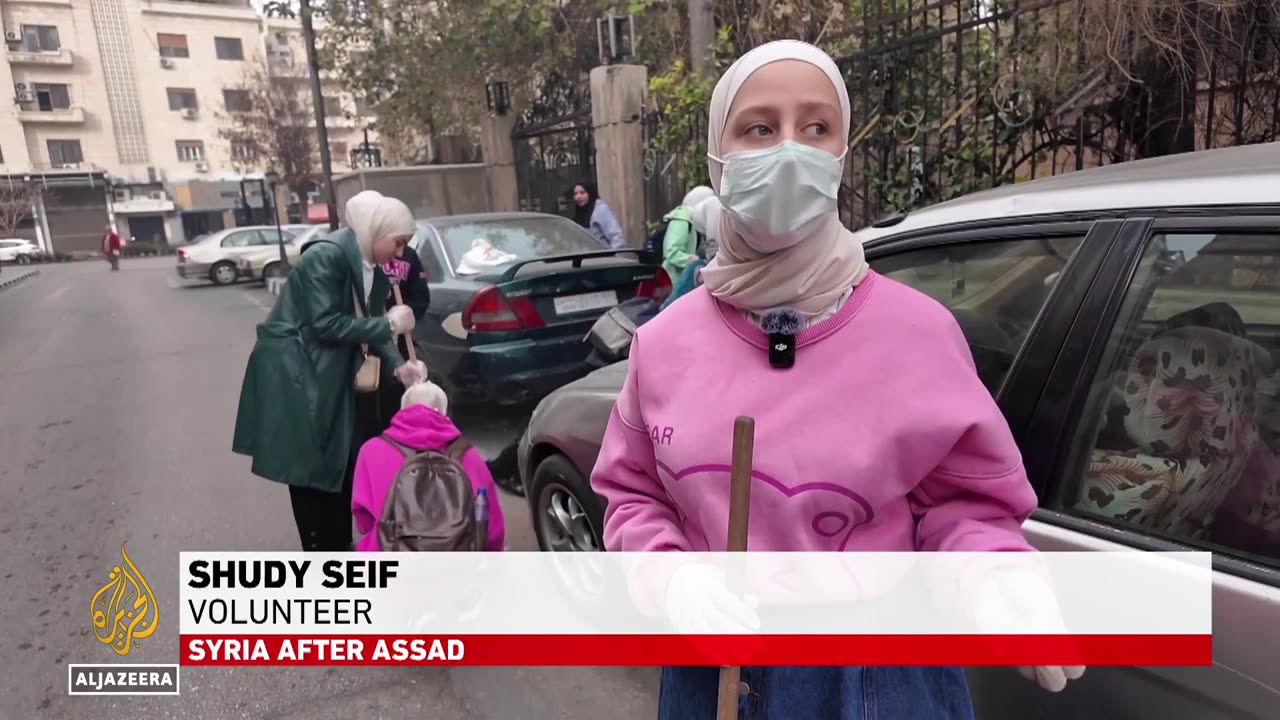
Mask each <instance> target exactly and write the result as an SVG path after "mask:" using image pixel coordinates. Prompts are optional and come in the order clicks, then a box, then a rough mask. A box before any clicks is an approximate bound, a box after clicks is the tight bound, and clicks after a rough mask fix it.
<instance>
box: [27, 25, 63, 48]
mask: <svg viewBox="0 0 1280 720" xmlns="http://www.w3.org/2000/svg"><path fill="white" fill-rule="evenodd" d="M22 49H23V50H26V51H27V52H57V51H58V50H60V49H62V43H61V42H60V41H59V40H58V28H56V27H54V26H52V25H23V26H22Z"/></svg>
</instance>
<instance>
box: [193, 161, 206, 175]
mask: <svg viewBox="0 0 1280 720" xmlns="http://www.w3.org/2000/svg"><path fill="white" fill-rule="evenodd" d="M196 172H199V173H206V172H209V163H207V162H204V161H201V162H198V163H196Z"/></svg>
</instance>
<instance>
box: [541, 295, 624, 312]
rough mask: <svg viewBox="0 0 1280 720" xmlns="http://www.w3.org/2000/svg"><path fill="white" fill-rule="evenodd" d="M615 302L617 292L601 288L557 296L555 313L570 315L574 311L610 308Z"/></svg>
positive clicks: (616, 300)
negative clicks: (597, 290)
mask: <svg viewBox="0 0 1280 720" xmlns="http://www.w3.org/2000/svg"><path fill="white" fill-rule="evenodd" d="M617 304H618V292H617V291H616V290H603V291H601V292H593V293H583V294H581V295H568V296H566V297H558V298H556V299H555V307H556V314H557V315H572V314H574V313H580V312H586V311H588V310H599V309H601V308H611V307H613V306H614V305H617Z"/></svg>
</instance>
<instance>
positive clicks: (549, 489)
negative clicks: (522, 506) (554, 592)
mask: <svg viewBox="0 0 1280 720" xmlns="http://www.w3.org/2000/svg"><path fill="white" fill-rule="evenodd" d="M528 499H529V509H530V511H531V512H532V515H533V518H532V519H533V534H534V537H536V538H537V539H538V547H539V548H541V549H542V550H543V551H551V552H593V551H600V550H603V549H604V506H603V503H601V501H600V498H599V496H597V495H596V494H595V491H593V490H592V489H591V485H590V483H588V482H587V480H586V478H584V477H583V476H582V473H580V472H579V471H578V469H577V468H576V467H574V466H573V463H571V462H569V459H568V458H567V457H565V456H564V455H560V454H555V455H552V456H550V457H548V458H546V459H544V460H543V461H542V462H540V463H538V466H537V467H536V468H534V471H533V477H532V478H531V479H530V481H529V495H528Z"/></svg>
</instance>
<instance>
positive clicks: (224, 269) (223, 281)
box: [209, 260, 240, 285]
mask: <svg viewBox="0 0 1280 720" xmlns="http://www.w3.org/2000/svg"><path fill="white" fill-rule="evenodd" d="M239 276H240V273H239V272H237V271H236V266H235V264H233V263H231V262H229V261H227V260H223V261H222V262H217V263H214V264H213V267H211V268H209V280H210V281H211V282H213V284H214V285H230V284H231V283H233V282H235V281H236V278H238V277H239Z"/></svg>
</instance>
